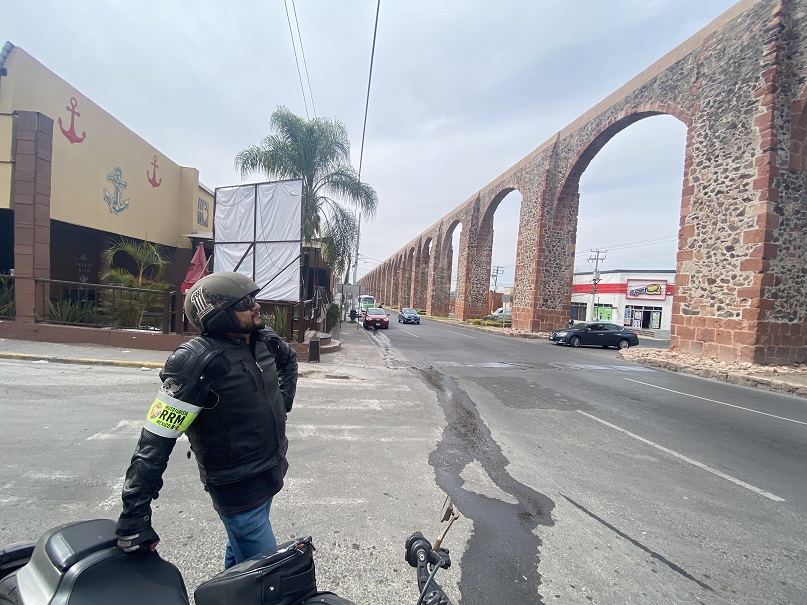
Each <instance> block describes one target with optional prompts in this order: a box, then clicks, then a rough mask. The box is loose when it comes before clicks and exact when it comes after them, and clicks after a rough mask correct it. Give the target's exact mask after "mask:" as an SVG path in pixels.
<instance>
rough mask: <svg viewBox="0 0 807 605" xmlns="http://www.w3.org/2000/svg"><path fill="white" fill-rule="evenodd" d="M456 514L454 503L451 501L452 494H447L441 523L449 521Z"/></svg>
mask: <svg viewBox="0 0 807 605" xmlns="http://www.w3.org/2000/svg"><path fill="white" fill-rule="evenodd" d="M453 514H454V503H453V502H452V501H451V496H446V501H445V502H443V513H442V518H441V519H440V522H441V523H445V522H446V521H448V520H449V519H450V518H451V516H452V515H453Z"/></svg>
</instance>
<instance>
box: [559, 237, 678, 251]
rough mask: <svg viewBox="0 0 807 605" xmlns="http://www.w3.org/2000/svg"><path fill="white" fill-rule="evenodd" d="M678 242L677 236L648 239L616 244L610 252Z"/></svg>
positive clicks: (610, 248)
mask: <svg viewBox="0 0 807 605" xmlns="http://www.w3.org/2000/svg"><path fill="white" fill-rule="evenodd" d="M675 241H678V236H677V235H672V236H666V237H657V238H654V239H647V240H639V241H636V242H627V243H624V244H614V245H612V246H608V249H609V250H624V249H626V248H639V247H641V246H654V245H656V244H666V243H667V242H675ZM586 254H588V252H587V251H584V252H578V253H576V254H575V256H584V255H586Z"/></svg>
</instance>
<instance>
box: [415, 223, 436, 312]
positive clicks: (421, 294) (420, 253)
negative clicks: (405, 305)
mask: <svg viewBox="0 0 807 605" xmlns="http://www.w3.org/2000/svg"><path fill="white" fill-rule="evenodd" d="M432 242H433V239H432V238H431V237H429V236H425V237H424V238H423V241H422V242H421V243H420V245H419V246H418V248H417V252H416V254H415V269H414V274H413V288H412V306H413V307H414V308H415V309H425V308H426V300H427V291H428V288H429V268H430V265H431V254H432Z"/></svg>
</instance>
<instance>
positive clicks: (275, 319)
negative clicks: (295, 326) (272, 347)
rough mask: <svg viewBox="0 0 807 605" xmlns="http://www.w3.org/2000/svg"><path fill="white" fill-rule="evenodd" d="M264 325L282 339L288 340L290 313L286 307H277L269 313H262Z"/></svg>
mask: <svg viewBox="0 0 807 605" xmlns="http://www.w3.org/2000/svg"><path fill="white" fill-rule="evenodd" d="M261 318H262V319H263V323H265V324H266V327H267V328H271V329H272V330H274V331H275V332H277V334H278V335H279V336H280V337H281V338H282V339H284V340H285V339H286V324H287V320H288V313H287V312H286V308H285V307H275V308H274V309H272V310H271V311H270V312H268V313H261Z"/></svg>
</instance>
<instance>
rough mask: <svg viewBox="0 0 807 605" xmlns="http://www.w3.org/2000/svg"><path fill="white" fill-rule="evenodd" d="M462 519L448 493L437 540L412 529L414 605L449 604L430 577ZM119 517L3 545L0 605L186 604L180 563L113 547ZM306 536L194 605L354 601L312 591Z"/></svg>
mask: <svg viewBox="0 0 807 605" xmlns="http://www.w3.org/2000/svg"><path fill="white" fill-rule="evenodd" d="M458 518H459V514H458V513H457V512H456V511H455V510H454V506H453V504H452V502H451V498H450V497H447V498H446V501H445V504H444V505H443V512H442V517H441V523H447V524H446V526H445V527H444V529H443V530H442V531H441V532H440V534H439V535H438V537H437V539H436V540H435V541H434V544H432V543H430V542H429V541H428V540H427V539H426V538H425V537H424V536H423V534H422V533H420V532H415V533H413V534H412V535H410V536H409V537H408V538H407V540H406V543H405V555H404V556H405V559H406V561H407V562H408V563H409V564H410V565H411V566H412V567H414V568H416V569H417V582H418V588H419V590H420V595H419V598H418V601H417V605H450V603H449V600H448V598H447V597H446V596H445V593H444V592H443V590H442V588H441V587H440V585H439V584H438V583H437V582H436V581H435V576H436V575H437V572H438V571H439V570H440V569H447V568H448V567H450V566H451V557H450V555H449V551H448V550H447V549H445V548H442V546H441V545H442V542H443V540H444V538H445V536H446V534H447V533H448V530H449V528H450V527H451V524H452V523H453V522H454V521H455V520H456V519H458ZM115 527H116V523H115V522H114V521H112V520H109V519H92V520H85V521H78V522H73V523H68V524H66V525H61V526H59V527H54V528H52V529H50V530H48V531H47V532H45V533H44V534H43V535H42V536H40V538H39V539H38V540H36V541H32V542H23V543H16V544H12V545H9V546H6V547H5V548H0V605H110V604H112V605H143V603H153V604H154V605H188V603H189V599H188V592H187V589H186V587H185V582H184V580H183V578H182V574H181V573H180V571H179V569H177V567H176V566H175V565H174V564H173V563H171V562H170V561H167V560H165V559H163V558H162V557H161V556H160V555H159V553H158V552H157V551H153V552H147V553H142V554H126V553H124V552H123V551H122V550H121V549H120V548H118V546H117V539H118V537H117V535H116V534H115ZM313 551H314V545H313V542H312V540H311V538H310V537H305V538H298V539H297V540H292V541H291V542H287V543H285V544H282V545H280V546H279V547H278V549H277V550H276V551H275V552H273V553H268V554H265V555H258V556H256V557H252V558H251V559H248V560H247V561H243V562H242V563H239V564H238V565H235V566H234V567H231V568H229V569H226V570H224V571H222V572H220V573H218V574H217V575H215V576H214V577H212V578H211V579H209V580H207V581H205V582H203V583H202V584H200V585H199V587H198V588H197V589H196V590H195V591H194V600H195V602H196V605H234V604H236V603H237V604H238V605H314V604H315V603H317V604H323V605H355V604H353V603H352V601H348V600H347V599H344V598H342V597H339V596H338V595H336V594H334V593H332V592H327V591H325V592H323V591H317V588H316V576H315V572H314V561H313Z"/></svg>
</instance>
